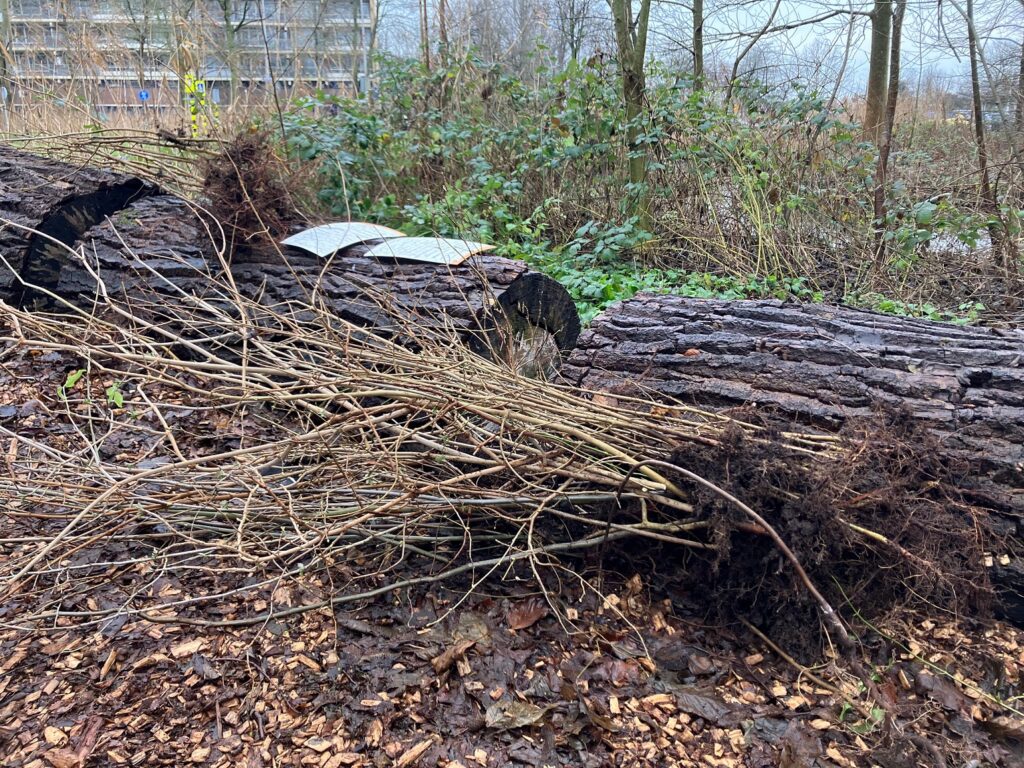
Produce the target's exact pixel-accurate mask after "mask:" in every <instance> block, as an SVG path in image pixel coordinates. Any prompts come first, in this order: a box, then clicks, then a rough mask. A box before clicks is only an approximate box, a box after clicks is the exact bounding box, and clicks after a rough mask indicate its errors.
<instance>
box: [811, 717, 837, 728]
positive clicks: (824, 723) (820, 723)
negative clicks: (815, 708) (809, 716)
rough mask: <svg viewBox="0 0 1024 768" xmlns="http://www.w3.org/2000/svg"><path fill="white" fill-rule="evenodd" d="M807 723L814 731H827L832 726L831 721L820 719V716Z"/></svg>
mask: <svg viewBox="0 0 1024 768" xmlns="http://www.w3.org/2000/svg"><path fill="white" fill-rule="evenodd" d="M809 725H810V726H811V728H813V729H814V730H816V731H827V730H828V729H829V728H831V727H832V723H830V722H829V721H828V720H822V719H821V718H820V717H819V718H818V719H816V720H811V722H810V723H809Z"/></svg>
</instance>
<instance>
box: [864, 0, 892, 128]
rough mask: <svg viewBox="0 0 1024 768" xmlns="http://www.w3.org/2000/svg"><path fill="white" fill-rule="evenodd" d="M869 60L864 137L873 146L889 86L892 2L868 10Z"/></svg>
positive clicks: (887, 0) (886, 0)
mask: <svg viewBox="0 0 1024 768" xmlns="http://www.w3.org/2000/svg"><path fill="white" fill-rule="evenodd" d="M870 18H871V57H870V60H869V62H868V92H867V97H866V99H865V105H864V108H865V113H864V137H865V138H866V139H870V140H871V141H874V142H875V143H876V144H877V143H878V141H879V139H880V138H881V131H882V123H883V121H884V119H885V105H886V101H887V96H888V85H889V59H890V55H891V51H890V48H891V34H892V0H875V5H874V8H873V9H872V11H871V16H870Z"/></svg>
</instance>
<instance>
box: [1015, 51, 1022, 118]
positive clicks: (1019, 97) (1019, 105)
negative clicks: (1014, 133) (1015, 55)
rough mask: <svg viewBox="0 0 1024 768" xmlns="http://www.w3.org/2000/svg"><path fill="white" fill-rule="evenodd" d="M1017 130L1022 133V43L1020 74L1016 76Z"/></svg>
mask: <svg viewBox="0 0 1024 768" xmlns="http://www.w3.org/2000/svg"><path fill="white" fill-rule="evenodd" d="M1016 122H1017V130H1018V131H1021V132H1024V43H1021V46H1020V72H1019V73H1018V74H1017V118H1016Z"/></svg>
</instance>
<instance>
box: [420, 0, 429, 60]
mask: <svg viewBox="0 0 1024 768" xmlns="http://www.w3.org/2000/svg"><path fill="white" fill-rule="evenodd" d="M420 47H421V48H422V49H423V66H424V68H426V70H427V71H428V72H429V71H430V31H429V24H428V19H427V0H420Z"/></svg>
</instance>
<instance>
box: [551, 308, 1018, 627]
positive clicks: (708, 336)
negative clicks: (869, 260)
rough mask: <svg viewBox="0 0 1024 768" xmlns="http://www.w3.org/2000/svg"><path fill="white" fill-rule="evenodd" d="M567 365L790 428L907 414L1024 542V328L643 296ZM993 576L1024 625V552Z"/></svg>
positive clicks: (1006, 606) (984, 508) (617, 392)
mask: <svg viewBox="0 0 1024 768" xmlns="http://www.w3.org/2000/svg"><path fill="white" fill-rule="evenodd" d="M561 375H562V376H563V377H564V379H565V380H567V381H568V382H569V383H570V384H572V385H576V386H581V387H584V388H587V389H589V390H592V391H595V392H596V393H598V396H599V397H602V398H605V399H608V398H611V399H618V400H624V399H625V398H643V399H645V400H647V401H650V400H654V401H656V402H663V403H671V404H681V405H686V406H693V407H697V408H701V409H703V410H714V411H718V412H722V413H726V414H729V415H733V416H736V417H738V418H741V419H743V418H744V417H746V418H747V419H748V420H749V419H756V420H759V421H765V422H767V424H769V425H770V426H772V427H775V428H779V429H784V430H785V429H793V428H794V425H795V426H796V428H797V429H799V430H803V431H806V430H811V431H820V432H822V433H825V434H828V433H838V432H840V431H841V430H843V429H844V428H845V429H847V430H850V429H854V428H855V427H856V426H857V425H858V424H867V423H869V422H870V421H871V420H873V419H875V418H876V417H877V414H878V411H879V409H880V408H881V409H885V408H887V409H890V410H891V412H892V413H893V414H895V415H896V416H897V417H901V415H902V414H906V415H907V417H908V418H909V419H911V420H912V423H913V424H914V426H915V427H920V428H923V429H924V430H926V431H927V432H928V433H930V435H931V436H932V437H933V438H934V446H935V450H936V451H938V452H939V454H940V458H941V459H942V460H943V462H944V463H945V465H946V466H947V467H949V468H950V472H951V473H952V474H953V476H954V479H955V482H956V485H957V487H958V490H959V491H960V492H961V493H962V494H963V495H964V498H965V500H967V501H969V502H970V504H971V505H972V506H974V507H975V508H976V509H978V510H980V511H981V512H982V513H983V514H984V517H985V519H986V520H987V522H988V523H989V528H990V529H991V531H992V534H993V536H994V538H995V539H996V540H1000V541H1010V542H1013V547H1016V548H1018V549H1019V548H1020V546H1021V540H1022V539H1024V330H1011V329H996V328H970V327H961V326H956V325H952V324H945V323H935V322H929V321H925V320H914V319H907V318H898V317H891V316H887V315H882V314H877V313H873V312H862V311H857V310H852V309H845V308H837V307H825V306H813V305H806V306H804V305H796V304H786V303H782V302H778V301H710V300H698V299H687V298H682V297H678V296H662V295H653V294H640V295H638V296H637V297H635V298H634V299H631V300H629V301H624V302H622V303H620V304H617V305H615V306H613V307H612V308H611V309H610V310H608V311H607V312H605V313H604V314H603V315H599V316H598V317H597V318H596V319H595V320H594V321H593V323H592V324H591V326H590V328H589V329H588V330H586V331H584V332H583V334H582V335H581V336H580V339H579V344H578V346H577V348H576V349H575V350H574V351H573V353H572V355H571V356H570V357H569V360H568V361H567V362H566V364H565V365H564V366H563V367H562V370H561ZM748 409H749V410H748ZM995 554H997V555H998V554H999V553H995ZM989 573H990V577H991V580H992V582H993V584H994V586H995V587H996V591H997V594H998V595H999V596H1000V600H1001V610H1002V612H1003V615H1005V616H1008V617H1009V616H1013V615H1016V616H1017V617H1018V619H1019V621H1020V622H1024V561H1022V560H1021V559H1020V558H1019V557H1018V558H1016V559H1013V560H1011V561H1010V562H1009V563H1008V564H1007V563H1000V562H999V560H998V558H996V560H995V561H994V563H993V567H992V569H990V571H989Z"/></svg>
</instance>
